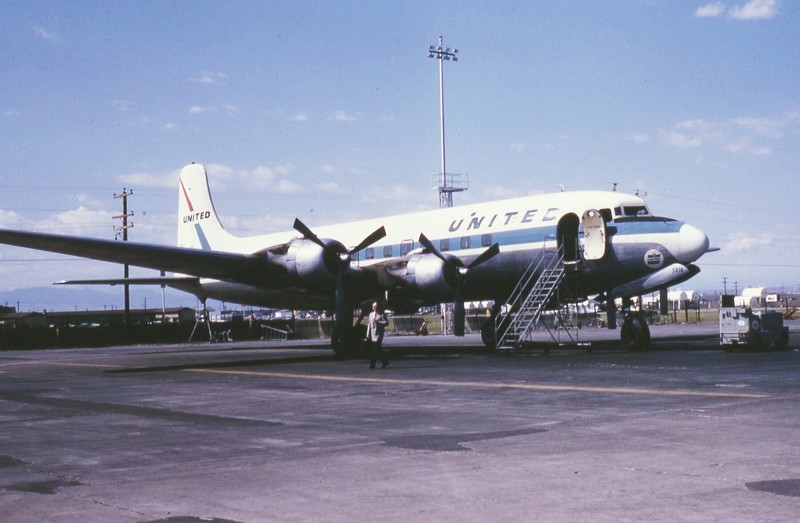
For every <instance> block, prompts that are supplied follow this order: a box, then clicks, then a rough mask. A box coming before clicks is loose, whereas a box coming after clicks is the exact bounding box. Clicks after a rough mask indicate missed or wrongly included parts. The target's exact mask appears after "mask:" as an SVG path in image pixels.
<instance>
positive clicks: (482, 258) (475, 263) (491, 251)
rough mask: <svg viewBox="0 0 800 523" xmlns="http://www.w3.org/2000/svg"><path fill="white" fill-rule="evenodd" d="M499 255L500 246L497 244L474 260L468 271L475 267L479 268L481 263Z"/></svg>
mask: <svg viewBox="0 0 800 523" xmlns="http://www.w3.org/2000/svg"><path fill="white" fill-rule="evenodd" d="M498 254H500V245H499V244H497V243H495V244H494V245H492V246H491V247H489V248H488V249H486V250H485V251H483V252H482V253H481V254H480V256H478V257H477V258H475V259H474V260H472V263H470V264H469V265H468V266H467V269H471V268H473V267H477V266H478V265H480V264H481V263H483V262H486V261H489V260H491V259H492V258H494V257H495V256H497V255H498Z"/></svg>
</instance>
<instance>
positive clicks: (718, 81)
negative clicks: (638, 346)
mask: <svg viewBox="0 0 800 523" xmlns="http://www.w3.org/2000/svg"><path fill="white" fill-rule="evenodd" d="M798 34H800V4H798V3H796V2H787V1H780V0H749V1H748V0H725V1H709V0H701V1H692V0H676V1H673V0H620V1H615V2H596V1H593V0H577V1H574V2H561V1H520V2H515V1H508V2H486V3H482V2H459V1H449V2H422V1H394V2H384V1H372V2H369V1H336V2H321V1H303V0H299V1H268V2H249V1H241V2H217V1H193V2H183V1H181V2H176V1H149V0H143V1H139V2H115V1H107V2H63V1H60V0H59V1H38V0H32V1H29V2H3V3H2V4H0V49H1V50H2V52H1V53H0V82H1V84H2V89H0V227H2V228H11V229H25V230H37V231H49V232H55V233H63V234H80V235H86V236H92V237H101V238H114V236H115V230H114V225H118V224H119V223H118V221H119V220H117V221H115V220H113V219H112V216H115V215H118V214H120V213H121V200H119V199H114V197H113V196H114V195H115V194H119V193H121V192H122V190H123V188H125V189H128V190H133V195H132V196H131V197H130V198H129V200H128V206H129V210H131V211H133V213H134V216H133V218H132V219H131V220H132V222H133V224H134V227H133V228H132V229H131V230H130V239H131V240H135V241H144V242H156V243H163V244H174V242H175V236H176V223H177V216H176V212H177V176H178V172H179V171H180V168H181V167H182V166H184V165H186V164H188V163H191V162H197V163H202V164H204V165H205V166H206V168H207V169H208V172H209V178H210V183H211V189H212V194H213V196H214V201H215V204H216V208H217V211H218V212H219V214H220V215H221V218H222V221H223V224H224V225H225V227H226V228H227V229H228V230H230V231H231V232H234V233H236V234H240V235H248V234H257V233H264V232H274V231H282V230H289V229H290V228H291V225H292V222H293V220H294V218H295V217H299V218H300V219H301V220H303V221H304V222H305V223H307V224H309V225H310V226H312V227H314V226H315V225H322V224H328V223H333V222H337V221H346V220H353V219H360V218H372V217H379V216H382V215H387V214H397V213H404V212H411V211H417V210H424V209H432V208H436V207H437V206H438V195H437V192H436V190H434V189H433V188H432V187H433V183H432V179H433V178H434V175H435V173H437V172H439V171H440V169H441V167H440V162H441V158H440V147H441V146H440V129H439V121H440V116H439V69H438V62H437V60H433V59H429V58H428V57H427V49H428V46H429V45H432V44H437V43H438V38H439V36H440V35H442V36H443V37H444V45H445V46H448V47H453V48H457V49H458V58H459V59H458V61H457V62H445V63H444V99H445V125H446V145H447V147H446V151H447V171H448V172H451V173H458V174H465V175H467V176H468V179H469V189H468V190H467V191H466V192H463V193H457V194H455V195H454V202H455V204H456V205H461V204H469V203H472V202H481V201H487V200H491V199H498V198H506V197H514V196H521V195H527V194H539V193H546V192H553V191H558V190H560V189H559V187H560V186H563V187H564V188H565V190H567V191H570V190H582V189H592V190H597V189H599V190H610V189H611V188H612V186H613V184H617V187H618V190H620V191H623V192H628V193H636V192H638V193H639V194H642V195H645V196H644V197H645V199H646V201H647V202H648V205H649V206H650V208H651V210H652V212H654V213H655V214H658V215H663V216H668V217H671V218H677V219H680V220H684V221H686V222H688V223H691V224H692V225H695V226H696V227H698V228H700V229H701V230H703V231H704V232H706V233H707V234H708V236H709V237H710V239H711V244H712V246H714V247H719V248H720V251H719V252H714V253H709V254H707V255H705V256H704V257H703V258H702V259H701V260H700V261H699V263H698V265H699V266H700V267H701V269H702V272H701V273H700V275H699V276H697V277H696V278H694V279H693V280H691V281H690V282H687V283H686V284H684V287H686V288H691V289H698V290H723V285H725V286H726V289H727V290H728V291H729V292H731V291H733V289H734V285H735V286H736V288H737V289H739V290H741V289H742V288H744V287H746V286H769V287H773V288H776V289H778V290H784V291H787V292H788V291H793V292H797V291H798V290H800V272H799V271H798V268H799V267H800V262H798V261H797V260H800V233H798V229H797V222H798V219H797V217H798V214H797V212H796V208H797V200H798V198H797V196H798V183H797V178H798V166H799V165H800V95H799V94H798V93H800V89H799V88H798V87H800V85H799V83H800V82H798V80H800V52H798V51H799V49H798V47H800V37H798ZM119 273H120V268H119V267H118V266H114V265H110V264H104V263H99V262H89V261H85V260H77V259H74V258H68V257H64V256H60V255H52V254H47V253H37V252H35V251H30V250H24V249H18V248H12V247H5V246H3V247H0V303H2V302H3V301H4V300H6V301H13V300H14V290H16V289H23V288H28V287H40V286H49V285H50V284H51V283H52V282H53V281H57V280H61V279H70V278H87V277H118V276H119ZM132 274H133V275H137V274H139V273H137V272H136V271H133V272H132ZM141 274H143V275H144V274H147V275H150V273H149V272H142V273H141ZM723 282H724V283H723Z"/></svg>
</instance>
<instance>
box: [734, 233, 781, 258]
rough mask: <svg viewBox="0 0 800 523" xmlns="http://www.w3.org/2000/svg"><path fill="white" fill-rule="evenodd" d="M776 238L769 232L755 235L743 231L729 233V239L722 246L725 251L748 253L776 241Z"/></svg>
mask: <svg viewBox="0 0 800 523" xmlns="http://www.w3.org/2000/svg"><path fill="white" fill-rule="evenodd" d="M774 241H775V239H774V238H773V237H772V236H770V235H769V234H767V233H761V234H760V235H757V236H754V235H749V234H747V233H745V232H743V231H739V232H734V233H730V234H728V241H727V242H726V243H725V244H724V245H723V246H722V248H721V250H722V251H723V252H725V253H746V252H750V251H753V250H756V249H758V248H759V247H767V246H770V245H772V244H773V243H774Z"/></svg>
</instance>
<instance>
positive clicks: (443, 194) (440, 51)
mask: <svg viewBox="0 0 800 523" xmlns="http://www.w3.org/2000/svg"><path fill="white" fill-rule="evenodd" d="M443 41H444V37H443V36H440V37H439V45H438V47H437V46H434V45H431V46H428V58H435V59H436V60H439V120H440V129H441V138H442V172H441V173H440V176H441V177H440V179H439V207H440V208H445V207H452V206H453V192H452V191H449V190H448V183H447V170H446V162H445V152H444V66H443V62H444V61H445V60H452V61H454V62H457V61H458V49H450V48H449V47H443V46H442V44H443Z"/></svg>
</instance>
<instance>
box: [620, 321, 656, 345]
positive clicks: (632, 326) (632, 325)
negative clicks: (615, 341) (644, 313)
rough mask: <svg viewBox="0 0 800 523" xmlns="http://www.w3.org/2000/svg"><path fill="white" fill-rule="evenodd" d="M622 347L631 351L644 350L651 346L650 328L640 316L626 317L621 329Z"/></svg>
mask: <svg viewBox="0 0 800 523" xmlns="http://www.w3.org/2000/svg"><path fill="white" fill-rule="evenodd" d="M620 338H621V339H622V347H623V348H624V349H625V350H627V351H629V352H635V351H642V350H647V349H649V348H650V328H649V327H648V326H647V324H646V323H645V322H643V321H642V319H641V318H639V317H638V316H629V317H627V318H625V321H624V322H623V324H622V329H621V331H620Z"/></svg>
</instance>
